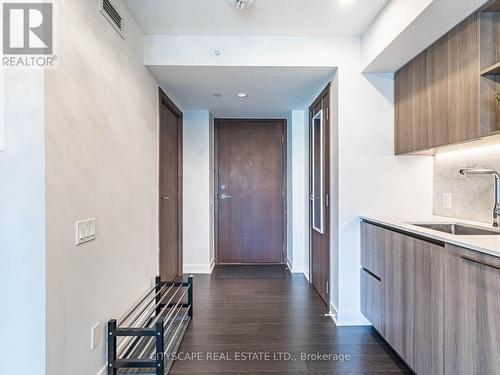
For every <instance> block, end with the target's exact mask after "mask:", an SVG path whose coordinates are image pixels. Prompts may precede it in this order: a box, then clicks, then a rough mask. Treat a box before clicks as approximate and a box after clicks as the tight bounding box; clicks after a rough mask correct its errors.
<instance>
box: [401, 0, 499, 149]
mask: <svg viewBox="0 0 500 375" xmlns="http://www.w3.org/2000/svg"><path fill="white" fill-rule="evenodd" d="M497 4H500V1H498V2H496V3H495V4H494V5H492V6H490V7H488V8H486V9H485V10H483V11H482V12H477V13H474V14H473V15H471V16H469V17H468V18H467V19H465V20H464V21H463V22H462V23H460V24H459V25H457V26H456V27H455V28H453V29H452V30H451V31H450V32H448V33H447V34H445V35H444V36H443V37H442V38H441V39H439V40H438V41H437V42H435V43H434V44H433V45H432V46H430V47H429V48H428V49H426V50H425V51H423V52H422V53H421V54H420V55H418V56H417V57H415V58H414V59H413V60H411V61H410V62H409V63H408V64H406V65H405V66H403V67H402V68H401V69H400V70H399V71H398V72H396V76H395V102H396V130H395V143H396V148H395V150H396V154H409V153H423V152H426V153H427V152H428V150H432V149H436V148H438V147H441V146H446V145H451V144H456V143H462V142H466V141H469V140H476V139H478V138H482V137H485V136H489V135H494V134H496V133H497V132H498V133H500V123H499V120H500V104H499V103H500V102H499V101H498V100H497V99H496V93H497V92H500V86H499V85H500V76H498V74H500V13H498V10H499V8H500V6H499V5H497Z"/></svg>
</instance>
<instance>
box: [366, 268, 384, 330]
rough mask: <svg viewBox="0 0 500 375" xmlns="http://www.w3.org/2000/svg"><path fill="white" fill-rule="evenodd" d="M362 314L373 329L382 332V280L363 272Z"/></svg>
mask: <svg viewBox="0 0 500 375" xmlns="http://www.w3.org/2000/svg"><path fill="white" fill-rule="evenodd" d="M361 312H362V313H363V315H364V316H365V317H366V319H368V321H369V322H370V323H372V324H373V327H374V328H375V329H376V330H377V331H379V332H380V333H382V334H383V332H382V287H381V285H380V280H379V279H377V278H376V277H375V276H374V275H372V274H370V273H368V272H367V271H366V270H365V269H362V270H361Z"/></svg>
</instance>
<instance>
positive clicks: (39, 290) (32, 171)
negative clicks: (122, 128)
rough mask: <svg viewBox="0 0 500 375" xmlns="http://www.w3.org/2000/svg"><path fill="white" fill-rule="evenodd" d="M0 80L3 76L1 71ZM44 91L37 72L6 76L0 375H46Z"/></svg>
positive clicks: (0, 195)
mask: <svg viewBox="0 0 500 375" xmlns="http://www.w3.org/2000/svg"><path fill="white" fill-rule="evenodd" d="M0 74H4V72H3V71H2V70H1V69H0ZM2 81H3V80H2ZM43 85H44V80H43V72H42V71H37V70H22V69H18V70H17V69H16V70H13V69H9V70H6V71H5V123H4V125H5V151H3V152H2V151H0V207H1V209H0V258H1V261H0V295H1V296H2V308H1V309H0V332H2V335H1V337H2V339H1V340H0V352H1V353H2V358H3V360H2V361H0V374H19V373H22V374H30V375H31V374H32V375H41V374H45V203H44V200H45V177H44V145H43V140H44V102H43ZM1 86H2V87H0V89H1V90H3V85H1ZM20 371H21V372H20Z"/></svg>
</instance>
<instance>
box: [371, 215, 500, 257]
mask: <svg viewBox="0 0 500 375" xmlns="http://www.w3.org/2000/svg"><path fill="white" fill-rule="evenodd" d="M361 220H364V221H367V222H371V223H374V224H379V225H382V226H385V227H388V228H393V229H396V230H399V231H403V232H409V233H413V234H415V235H418V236H421V237H425V238H429V239H432V240H436V241H440V242H444V243H448V244H451V245H455V246H459V247H464V248H466V249H470V250H474V251H478V252H480V253H484V254H489V255H494V256H496V257H499V258H500V230H499V234H498V235H491V236H490V235H480V236H477V235H474V236H469V235H466V236H464V235H455V234H449V233H444V232H439V231H436V230H433V229H427V228H423V227H418V226H416V225H412V224H410V223H416V224H449V223H455V224H463V225H468V226H473V227H477V228H481V229H488V230H492V229H494V228H493V226H492V225H488V224H485V223H479V222H474V221H468V220H460V219H453V218H449V217H441V216H430V217H426V218H417V219H414V220H412V219H409V220H397V219H390V218H383V217H378V216H377V217H374V216H361Z"/></svg>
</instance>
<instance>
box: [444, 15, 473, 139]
mask: <svg viewBox="0 0 500 375" xmlns="http://www.w3.org/2000/svg"><path fill="white" fill-rule="evenodd" d="M447 38H448V42H447V45H448V59H447V61H448V62H447V64H448V71H447V81H448V95H447V97H448V105H447V106H446V107H445V108H443V110H445V111H446V110H447V111H448V116H449V117H448V119H449V127H450V131H451V134H450V142H449V143H450V144H451V143H457V142H462V141H465V140H472V139H474V138H477V137H478V136H479V75H478V72H479V71H480V64H479V21H478V14H477V13H475V14H473V15H472V16H470V17H469V18H467V19H466V20H465V21H463V22H462V23H460V24H459V25H458V26H457V27H455V28H454V29H453V30H451V31H450V32H449V33H448V34H447ZM443 63H444V62H443Z"/></svg>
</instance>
